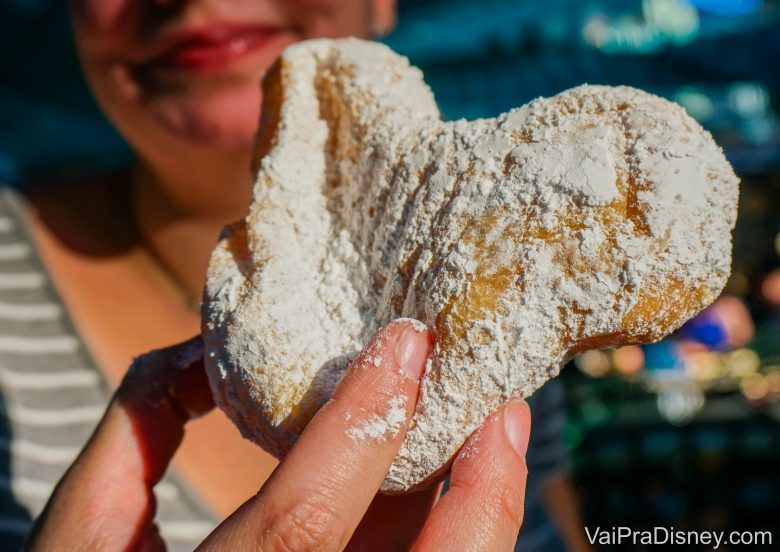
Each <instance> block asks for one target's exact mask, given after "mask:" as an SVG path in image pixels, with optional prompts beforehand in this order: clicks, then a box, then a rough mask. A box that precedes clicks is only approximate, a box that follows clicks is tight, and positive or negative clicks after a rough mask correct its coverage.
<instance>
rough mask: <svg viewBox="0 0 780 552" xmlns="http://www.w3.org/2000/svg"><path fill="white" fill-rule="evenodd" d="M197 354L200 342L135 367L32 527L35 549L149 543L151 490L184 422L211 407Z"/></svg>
mask: <svg viewBox="0 0 780 552" xmlns="http://www.w3.org/2000/svg"><path fill="white" fill-rule="evenodd" d="M202 356H203V343H202V342H201V340H200V338H199V337H198V338H194V339H192V340H189V341H187V342H184V343H182V344H180V345H176V346H174V347H170V348H167V349H163V350H159V351H153V352H152V353H149V354H147V355H143V356H141V357H139V358H137V359H136V360H135V361H134V362H133V365H132V366H131V367H130V369H129V370H128V373H127V375H126V376H125V378H124V380H123V381H122V383H121V384H120V386H119V388H118V389H117V391H116V393H115V395H114V397H113V399H112V401H111V403H110V405H109V407H108V410H107V411H106V413H105V414H104V416H103V419H102V420H101V421H100V424H99V425H98V427H97V428H96V429H95V432H94V434H93V435H92V437H91V439H90V440H89V442H88V443H87V445H86V447H85V448H84V450H82V452H81V454H80V455H79V457H78V458H77V459H76V461H75V463H74V464H73V465H72V466H71V467H70V469H69V470H68V472H67V473H66V474H65V476H64V477H63V478H62V480H61V481H60V483H59V484H58V485H57V487H56V489H55V490H54V493H53V494H52V497H51V498H50V499H49V503H48V504H47V505H46V508H45V509H44V511H43V513H42V514H41V516H40V517H39V518H38V520H37V521H36V524H35V527H34V528H33V536H32V544H33V547H35V548H40V549H44V550H47V549H49V548H51V549H60V550H68V549H73V550H79V549H89V550H108V549H111V550H120V549H131V548H133V549H134V548H136V547H138V546H140V545H141V544H143V545H144V546H147V547H148V545H150V543H152V542H154V538H153V537H154V534H153V533H154V532H151V533H150V527H151V526H150V522H151V520H152V518H153V517H154V510H155V502H154V495H153V494H152V488H153V487H154V485H155V484H156V483H157V482H158V481H159V480H160V478H161V477H162V475H163V473H164V472H165V469H166V467H167V465H168V463H169V462H170V460H171V457H172V456H173V453H174V452H175V451H176V448H177V447H178V446H179V443H180V442H181V439H182V436H183V432H184V423H185V422H186V421H187V420H189V419H190V418H193V417H195V416H198V415H200V414H203V413H205V412H206V411H208V410H210V409H211V408H212V407H213V402H212V399H211V392H210V390H209V386H208V381H207V379H206V374H205V371H204V369H203V358H202ZM158 538H159V537H158Z"/></svg>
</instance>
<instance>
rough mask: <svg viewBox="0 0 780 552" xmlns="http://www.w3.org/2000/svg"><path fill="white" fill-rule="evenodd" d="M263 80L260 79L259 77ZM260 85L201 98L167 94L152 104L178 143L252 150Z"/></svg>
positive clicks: (158, 120)
mask: <svg viewBox="0 0 780 552" xmlns="http://www.w3.org/2000/svg"><path fill="white" fill-rule="evenodd" d="M258 80H259V79H258ZM260 99H261V97H260V86H259V83H258V84H256V85H255V84H245V85H242V86H240V87H231V88H228V89H224V90H219V91H211V93H209V94H208V95H205V96H197V97H186V96H185V97H167V98H164V99H158V100H156V101H154V102H152V104H151V105H149V106H148V107H149V109H151V111H152V113H151V115H152V117H153V118H154V120H155V123H156V125H157V126H158V127H160V128H161V129H162V132H164V133H166V134H167V135H168V137H169V138H173V139H175V140H176V141H178V142H185V143H188V144H191V145H199V146H203V147H208V148H217V149H228V150H236V149H245V150H246V151H247V152H249V151H250V149H251V147H252V143H253V141H254V137H255V133H256V132H257V126H258V121H259V117H260Z"/></svg>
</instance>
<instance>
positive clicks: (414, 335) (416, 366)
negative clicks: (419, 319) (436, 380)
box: [395, 325, 429, 381]
mask: <svg viewBox="0 0 780 552" xmlns="http://www.w3.org/2000/svg"><path fill="white" fill-rule="evenodd" d="M428 343H429V341H428V333H427V331H420V329H419V328H416V327H414V326H412V325H409V326H407V327H406V328H405V329H404V331H403V334H401V337H400V338H398V342H397V343H396V346H395V358H396V359H397V360H398V364H399V365H400V366H401V369H402V370H403V371H404V372H405V373H406V375H407V376H408V377H409V378H410V379H412V380H414V381H420V376H422V373H423V370H424V369H425V361H426V360H428Z"/></svg>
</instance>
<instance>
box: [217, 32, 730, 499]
mask: <svg viewBox="0 0 780 552" xmlns="http://www.w3.org/2000/svg"><path fill="white" fill-rule="evenodd" d="M264 102H265V105H264V114H263V117H264V119H263V121H262V128H261V133H260V138H259V142H258V151H259V155H258V178H257V182H256V185H255V189H254V197H253V202H252V206H251V209H250V214H249V216H248V217H247V218H246V219H245V220H244V221H241V222H239V223H237V224H235V225H233V226H231V227H229V228H227V229H226V231H225V233H224V235H223V238H222V240H221V241H220V244H219V246H218V247H217V249H216V250H215V252H214V254H213V256H212V260H211V265H210V268H209V278H208V284H207V287H206V292H205V296H204V310H203V314H204V316H203V320H204V326H203V335H204V338H205V342H206V347H207V356H206V365H207V370H208V372H209V377H210V380H211V384H212V388H213V390H214V394H215V398H216V400H217V403H218V404H219V405H220V406H221V407H222V408H223V409H224V410H225V411H226V412H227V413H228V414H229V415H230V417H231V418H232V419H233V420H234V421H235V422H236V424H237V425H238V427H239V428H240V429H241V431H242V433H243V434H244V435H245V436H246V437H248V438H250V439H252V440H254V441H255V442H257V443H259V444H260V445H262V446H263V447H264V448H266V449H268V450H270V451H271V452H273V453H274V454H277V455H281V454H284V453H285V452H286V451H287V450H288V449H289V448H290V447H291V446H292V445H293V444H294V442H295V439H296V438H297V435H298V434H299V433H300V432H301V431H302V429H303V427H305V425H306V423H307V422H308V420H309V419H310V418H311V416H312V415H313V414H314V413H315V412H316V410H317V409H318V408H319V406H320V405H321V404H323V403H324V402H325V401H326V400H327V398H328V397H329V396H330V394H331V392H332V390H333V388H334V386H335V385H336V383H338V381H339V380H340V379H341V376H342V375H343V372H344V369H345V367H346V366H347V364H348V362H349V361H350V360H351V359H352V358H354V356H355V355H356V354H357V351H359V350H360V349H361V348H362V346H363V345H364V344H365V343H366V342H367V341H368V340H369V339H370V337H371V336H372V335H373V334H374V333H375V332H376V330H377V329H378V328H379V327H381V326H383V325H385V324H387V323H388V322H390V321H391V320H394V319H396V318H398V317H412V318H414V319H417V320H420V321H421V322H422V323H424V324H425V325H427V326H429V327H431V328H433V331H434V334H435V338H436V343H435V346H434V350H433V353H432V359H431V362H430V363H429V365H428V367H427V369H426V373H425V375H424V377H423V380H422V386H421V392H420V398H419V402H418V405H417V409H416V411H415V413H414V415H413V419H412V423H411V426H410V429H409V431H408V433H407V435H406V438H405V440H404V443H403V445H402V447H401V450H400V452H399V453H398V456H397V457H396V459H395V461H394V463H393V465H392V467H391V469H390V472H389V474H388V476H387V479H386V480H385V483H384V485H383V487H382V489H383V490H384V491H391V492H400V491H405V490H409V489H412V488H415V487H418V486H420V485H421V484H424V483H425V481H426V479H427V478H429V477H430V476H431V474H433V473H434V472H436V471H437V470H439V469H440V468H441V467H442V466H443V465H445V464H446V462H447V461H448V460H449V459H450V458H451V457H452V456H453V454H454V453H455V452H456V451H457V450H458V448H459V447H460V446H461V445H462V443H463V442H464V441H465V439H466V438H467V436H468V435H469V434H470V433H471V432H472V431H473V430H474V429H475V428H476V427H477V426H478V425H479V424H480V423H481V422H482V420H483V419H484V418H485V416H486V415H487V414H488V413H489V412H491V411H493V410H494V409H495V408H496V407H497V406H498V405H499V404H501V403H502V402H505V401H506V400H507V399H508V398H509V397H510V396H528V395H530V394H531V393H532V392H533V391H534V390H535V389H537V388H538V387H539V386H541V385H542V384H543V383H544V382H545V381H546V380H548V379H549V378H551V377H553V376H555V375H556V374H557V373H558V371H559V370H560V366H561V364H562V362H563V361H564V360H566V359H567V358H569V357H570V356H572V355H574V354H576V353H577V352H581V351H583V350H587V349H589V348H596V347H606V346H617V345H620V344H625V343H632V342H646V341H652V340H656V339H659V338H661V337H663V336H664V335H665V334H667V333H669V332H670V331H672V330H674V329H675V328H677V327H678V326H679V325H680V324H682V323H683V322H684V321H685V320H686V319H688V318H689V317H690V316H692V315H693V314H695V312H697V311H698V310H699V309H701V308H703V307H704V306H706V305H707V304H708V303H709V302H711V301H712V300H713V299H714V298H715V297H716V296H717V295H718V294H719V292H720V290H721V289H722V287H723V285H724V283H725V280H726V278H727V276H728V273H729V267H730V258H731V255H730V253H731V251H730V248H731V245H730V230H731V228H732V227H733V225H734V222H735V218H736V198H737V184H738V181H737V178H736V177H735V175H734V173H733V171H732V170H731V167H730V166H729V165H728V163H727V162H726V160H725V158H724V157H723V154H722V152H721V151H720V149H719V148H718V147H717V146H716V144H715V143H714V142H713V140H712V138H711V137H710V135H709V134H708V133H707V132H705V131H704V130H703V129H702V128H701V127H700V126H699V125H698V124H697V123H696V122H695V121H694V120H693V119H691V118H690V117H688V116H687V115H686V114H685V112H684V111H683V110H682V108H680V107H679V106H677V105H675V104H673V103H670V102H668V101H665V100H663V99H660V98H657V97H655V96H652V95H650V94H647V93H644V92H641V91H639V90H635V89H631V88H626V87H617V88H611V87H602V86H581V87H578V88H575V89H572V90H569V91H567V92H564V93H562V94H559V95H558V96H555V97H553V98H549V99H539V100H535V101H533V102H531V103H529V104H527V105H525V106H523V107H521V108H518V109H514V110H512V111H510V112H508V113H506V114H504V115H501V116H499V117H497V118H495V119H484V120H477V121H471V122H467V121H454V122H447V123H445V122H442V121H441V120H440V117H439V113H438V110H437V108H436V105H435V102H434V100H433V97H432V95H431V93H430V91H429V89H428V88H427V86H426V85H425V84H424V82H423V80H422V74H421V73H420V72H419V71H418V70H417V69H415V68H413V67H410V66H409V65H408V62H407V61H406V59H405V58H402V57H400V56H397V55H396V54H394V53H393V52H391V51H390V50H389V49H387V48H386V47H384V46H381V45H377V44H373V43H366V42H362V41H358V40H354V39H345V40H335V41H328V40H317V41H310V42H305V43H300V44H297V45H295V46H292V47H291V48H289V49H287V50H286V52H285V53H284V54H283V57H282V59H281V61H280V63H279V64H278V65H277V67H276V69H275V70H274V71H272V72H271V73H270V75H269V77H268V78H267V79H266V82H265V89H264Z"/></svg>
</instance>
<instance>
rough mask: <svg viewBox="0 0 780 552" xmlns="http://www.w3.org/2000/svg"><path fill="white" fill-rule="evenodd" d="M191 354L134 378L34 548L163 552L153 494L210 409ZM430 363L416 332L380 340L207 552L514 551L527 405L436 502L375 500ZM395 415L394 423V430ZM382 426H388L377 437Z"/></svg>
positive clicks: (405, 327)
mask: <svg viewBox="0 0 780 552" xmlns="http://www.w3.org/2000/svg"><path fill="white" fill-rule="evenodd" d="M193 347H202V345H200V342H199V340H191V341H190V342H187V343H186V344H183V345H181V346H177V347H172V348H169V349H166V350H164V351H158V352H157V353H156V354H155V356H154V357H153V358H151V360H149V358H150V357H142V360H141V361H140V362H136V363H135V364H134V366H133V367H132V368H131V370H130V371H129V372H128V375H127V377H126V378H125V380H124V381H123V382H122V385H121V386H120V388H119V389H118V390H117V393H116V395H115V397H114V399H113V400H112V402H111V404H110V405H109V408H108V410H107V412H106V414H105V416H104V418H103V420H102V421H101V422H100V424H99V426H98V428H97V429H96V431H95V434H94V435H93V437H92V439H91V440H90V441H89V443H88V444H87V446H86V448H85V449H84V451H83V452H82V453H81V454H80V455H79V457H78V459H77V460H76V462H75V463H74V465H73V466H72V467H71V468H70V470H68V472H67V473H66V474H65V476H64V477H63V479H62V481H61V482H60V484H59V485H58V486H57V488H56V489H55V491H54V494H53V495H52V497H51V499H50V501H49V504H48V505H47V507H46V509H45V510H44V512H43V514H42V515H41V517H40V518H39V520H38V521H37V522H36V525H35V528H34V530H33V535H32V540H31V543H32V544H33V546H34V547H36V548H40V549H54V548H56V549H58V550H59V549H70V548H73V549H101V550H102V549H117V550H122V549H124V550H127V549H143V550H157V549H164V544H163V542H162V540H161V538H160V536H159V533H158V531H157V529H156V527H155V525H154V523H153V516H154V510H155V505H154V496H153V494H152V488H153V487H154V485H155V483H156V482H157V481H159V479H160V478H161V477H162V474H163V473H164V471H165V469H166V467H167V465H168V463H169V462H170V459H171V457H172V456H173V453H174V452H175V450H176V448H177V447H178V445H179V443H180V442H181V439H182V436H183V428H184V423H185V422H186V421H187V420H189V419H191V418H192V417H195V416H197V415H199V414H202V413H204V412H206V411H207V410H209V409H210V408H211V407H212V406H213V404H212V403H211V395H210V392H209V389H208V383H207V381H206V377H205V374H204V372H203V366H202V361H200V360H195V361H192V362H189V364H187V366H186V367H182V363H183V360H186V357H188V356H189V357H190V360H191V359H192V355H182V350H185V351H186V350H190V351H191V350H192V349H193ZM182 348H184V349H182ZM430 349H431V337H430V334H429V333H428V332H420V331H418V330H416V329H415V327H414V326H413V325H412V324H410V323H409V322H402V321H397V322H394V323H392V324H390V325H389V326H388V327H386V328H385V329H383V330H382V331H380V332H379V334H378V335H377V336H376V337H375V338H374V340H373V341H372V342H371V343H370V344H369V345H368V346H367V347H366V349H365V350H364V351H363V352H362V353H361V354H360V355H359V356H358V358H357V359H356V360H355V361H354V362H353V363H352V365H351V366H350V368H349V370H348V371H347V374H346V375H345V376H344V378H343V380H342V381H341V383H340V384H339V385H338V387H337V389H336V390H335V392H334V393H333V397H332V398H331V399H330V401H328V403H326V404H325V405H324V406H323V407H322V408H321V409H320V411H319V412H318V413H317V415H316V416H315V417H314V418H313V419H312V421H311V423H310V424H309V425H308V427H307V428H306V430H305V431H304V432H303V434H302V435H301V437H300V439H299V440H298V442H297V443H296V445H295V447H293V449H292V450H291V451H290V452H289V453H288V454H287V455H286V456H285V458H284V459H283V461H282V462H281V463H280V464H279V466H278V467H277V469H276V470H275V471H274V473H273V474H272V476H271V477H270V478H269V480H268V481H267V482H266V483H265V484H264V485H263V487H262V488H261V489H260V491H259V492H258V493H257V494H256V495H255V496H253V497H251V498H250V499H249V500H247V501H246V502H245V503H244V504H243V505H242V506H241V507H240V508H239V509H238V510H237V511H236V512H234V513H233V514H232V515H231V516H230V517H228V518H227V519H226V520H225V521H223V522H222V524H220V526H219V527H217V528H216V529H215V530H214V531H213V532H212V534H211V535H209V537H208V538H207V539H206V540H205V541H204V542H203V543H202V545H201V547H200V548H201V549H203V550H210V549H226V550H341V549H344V548H347V549H348V550H399V549H401V550H403V549H409V548H413V549H415V550H432V551H438V550H486V551H487V550H489V551H493V550H512V549H513V547H514V543H515V539H516V537H517V533H518V530H519V528H520V524H521V522H522V517H523V498H524V496H525V479H526V475H527V471H526V466H525V451H526V448H527V446H528V437H529V432H530V412H529V410H528V406H527V405H526V404H525V403H524V402H523V401H520V400H517V399H513V400H512V401H510V402H509V403H508V404H507V405H504V406H502V407H500V408H499V409H498V410H497V411H496V412H495V413H494V414H492V415H491V416H489V417H488V418H487V419H486V420H485V422H484V424H483V425H482V427H481V428H480V429H478V430H477V432H475V434H474V435H472V436H471V437H470V438H469V440H468V441H467V442H466V444H465V446H464V447H463V449H462V451H461V452H460V453H459V454H458V456H457V457H456V459H455V461H454V463H453V465H452V470H451V479H450V488H449V490H448V492H447V493H446V494H445V495H444V496H443V497H442V498H441V499H440V500H438V501H437V499H438V496H439V493H440V489H441V485H440V484H439V485H433V486H432V487H430V488H428V489H426V490H423V491H419V492H416V493H412V494H407V495H401V496H386V495H381V494H377V490H378V489H379V486H380V485H381V483H382V480H383V479H384V477H385V475H386V474H387V471H388V468H389V466H390V464H391V462H392V459H393V457H394V456H395V454H396V453H397V451H398V449H399V447H400V445H401V442H402V441H403V438H404V435H405V433H406V428H407V426H408V422H409V419H410V417H411V414H412V412H413V411H414V406H415V403H416V400H417V395H418V392H419V381H420V377H421V375H422V372H423V370H424V366H425V362H426V359H427V357H428V354H429V353H430ZM144 359H146V360H144ZM375 359H381V361H380V362H376V363H375V362H374V361H375ZM376 364H378V366H377V365H376ZM391 409H392V411H393V414H394V415H398V416H399V417H398V418H396V417H395V416H388V412H389V411H390V410H391ZM377 420H383V421H385V422H388V423H387V424H386V425H382V424H381V423H380V424H377V423H374V424H373V425H372V426H371V427H372V428H373V429H375V431H368V430H367V428H368V427H369V426H368V425H367V424H369V422H370V421H373V422H376V421H377ZM377 429H378V431H376V430H377ZM382 430H387V431H385V432H384V433H382Z"/></svg>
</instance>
